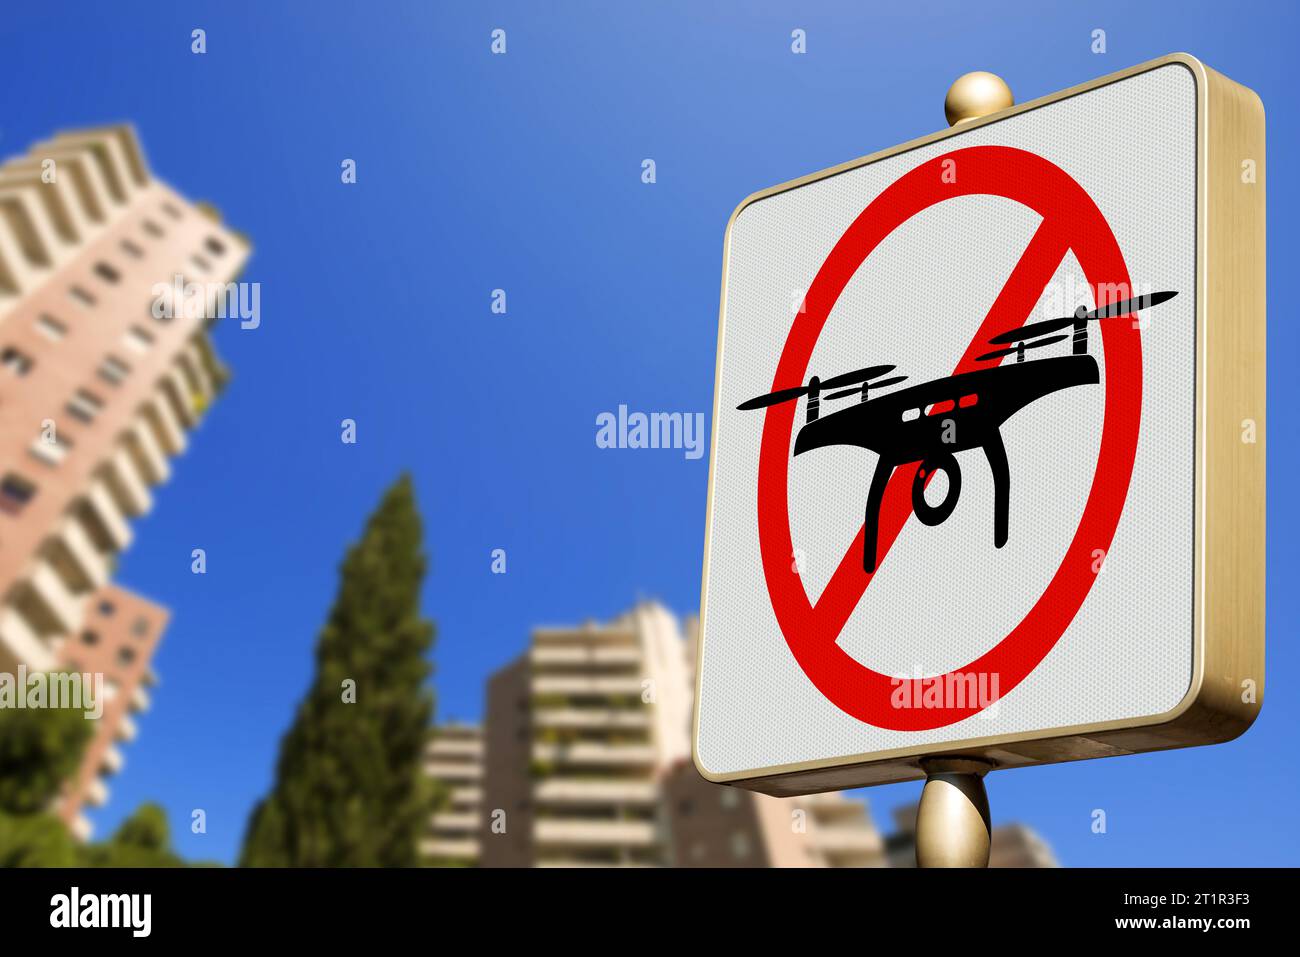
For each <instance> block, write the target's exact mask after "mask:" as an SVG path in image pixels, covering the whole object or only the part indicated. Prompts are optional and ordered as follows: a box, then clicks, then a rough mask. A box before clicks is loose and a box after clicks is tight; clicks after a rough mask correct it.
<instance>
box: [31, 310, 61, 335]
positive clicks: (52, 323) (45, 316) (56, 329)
mask: <svg viewBox="0 0 1300 957" xmlns="http://www.w3.org/2000/svg"><path fill="white" fill-rule="evenodd" d="M36 328H37V329H39V330H40V331H41V334H42V335H44V336H45V338H47V339H49V340H50V341H51V342H58V341H59V340H60V339H62V338H63V337H64V336H66V335H67V334H68V327H67V326H65V325H64V324H63V323H61V322H59V320H57V319H55V318H54V317H53V316H51V315H50V314H49V313H48V312H43V313H41V314H40V315H39V316H37V317H36Z"/></svg>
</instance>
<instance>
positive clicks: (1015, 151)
mask: <svg viewBox="0 0 1300 957" xmlns="http://www.w3.org/2000/svg"><path fill="white" fill-rule="evenodd" d="M1196 124H1197V84H1196V79H1195V77H1194V75H1193V73H1192V71H1191V70H1189V69H1188V68H1187V67H1186V66H1184V65H1182V64H1178V63H1173V64H1169V65H1165V66H1160V67H1157V68H1155V69H1152V70H1149V71H1147V72H1143V73H1137V74H1135V75H1131V76H1128V77H1126V78H1123V79H1119V80H1116V81H1114V82H1112V83H1109V84H1107V85H1103V86H1099V87H1096V88H1094V89H1091V90H1088V91H1087V92H1085V93H1082V94H1079V95H1074V96H1069V97H1066V98H1063V99H1057V100H1053V101H1051V102H1048V103H1046V104H1045V105H1042V106H1039V107H1036V108H1033V109H1030V110H1028V111H1026V112H1024V113H1020V114H1016V115H1013V116H1011V117H1008V118H1006V119H1004V120H1000V121H997V122H993V123H990V124H988V125H985V126H981V127H977V128H975V129H971V130H969V131H967V132H961V133H957V134H956V135H953V136H949V137H946V138H943V139H941V140H938V141H936V142H932V143H929V144H927V145H923V146H919V147H916V148H913V149H909V150H906V151H904V152H900V153H895V154H893V155H889V156H887V157H885V158H883V159H881V160H878V161H875V162H871V163H868V164H866V165H861V166H857V167H853V168H849V169H847V170H845V171H842V172H838V173H835V174H833V175H828V176H822V177H819V178H814V179H812V180H811V181H810V182H807V183H805V184H803V185H797V186H794V187H792V188H790V189H787V190H784V191H781V192H775V193H772V194H770V195H762V196H760V198H758V199H756V200H753V201H749V202H747V204H745V205H743V206H742V208H741V209H740V210H739V211H738V212H737V215H736V216H735V217H734V220H733V223H732V225H731V228H730V230H729V234H728V244H727V248H726V253H725V256H726V274H725V275H726V281H725V284H724V290H723V310H722V313H723V315H722V332H721V339H720V356H719V377H718V391H717V396H716V399H715V410H714V422H715V426H714V428H715V432H714V440H713V455H714V460H713V465H712V473H711V486H710V513H709V525H708V546H707V565H706V569H707V572H706V580H705V587H704V600H703V603H702V605H703V609H702V611H703V613H702V634H701V641H702V649H701V653H700V675H699V698H698V716H697V729H696V731H697V739H696V757H697V763H698V765H699V767H700V770H701V772H702V773H704V774H705V775H706V776H708V777H710V778H711V779H714V780H739V779H744V778H751V777H757V776H762V775H775V774H781V773H786V772H791V771H798V770H804V769H812V768H825V767H836V766H840V765H844V764H849V763H859V762H864V761H871V760H873V758H874V757H875V756H878V755H882V754H889V753H898V752H900V751H902V750H905V749H927V750H928V752H934V751H940V750H942V749H944V748H954V747H960V746H961V743H962V742H971V741H976V740H988V739H997V738H1002V737H1004V736H1020V737H1021V738H1024V737H1026V736H1033V735H1035V734H1037V733H1039V732H1042V733H1043V736H1044V737H1046V736H1049V735H1048V734H1047V732H1053V736H1055V735H1060V734H1062V733H1065V732H1066V731H1068V729H1072V728H1073V729H1078V728H1082V727H1084V726H1091V725H1095V724H1098V723H1103V722H1123V721H1128V720H1133V721H1135V722H1140V721H1141V719H1144V718H1150V717H1152V716H1157V715H1163V714H1165V713H1167V712H1169V711H1171V710H1172V709H1175V708H1176V707H1177V706H1179V704H1180V703H1181V702H1182V701H1183V700H1184V698H1185V696H1187V694H1188V691H1189V687H1190V685H1191V681H1192V673H1193V667H1194V657H1193V654H1194V628H1193V595H1194V581H1193V577H1194V574H1193V569H1194V532H1195V528H1194V498H1195V484H1194V468H1193V466H1194V457H1195V445H1196V435H1195V409H1196V355H1197V353H1196V296H1197V289H1196V280H1197V272H1196V216H1197V201H1196V200H1197V129H1196ZM1108 305H1109V306H1111V307H1112V308H1110V309H1106V307H1107V306H1108ZM903 377H905V378H903ZM1063 729H1064V730H1063ZM910 753H919V752H917V751H912V752H910Z"/></svg>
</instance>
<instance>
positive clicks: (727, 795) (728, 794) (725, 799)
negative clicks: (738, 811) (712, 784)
mask: <svg viewBox="0 0 1300 957" xmlns="http://www.w3.org/2000/svg"><path fill="white" fill-rule="evenodd" d="M718 800H719V801H721V802H722V806H723V807H725V808H726V809H727V810H731V809H732V808H734V807H736V806H737V805H739V804H740V792H739V791H737V790H736V789H735V788H723V789H722V791H721V793H720V794H719V795H718Z"/></svg>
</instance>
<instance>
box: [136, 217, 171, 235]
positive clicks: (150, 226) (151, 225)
mask: <svg viewBox="0 0 1300 957" xmlns="http://www.w3.org/2000/svg"><path fill="white" fill-rule="evenodd" d="M141 225H143V226H144V231H145V232H146V233H148V234H149V235H150V236H152V237H153V238H154V239H162V237H163V236H165V235H166V233H164V232H163V228H162V227H161V226H159V225H158V224H157V223H155V222H154V221H153V220H152V219H146V220H145V221H144V222H143V223H142V224H141Z"/></svg>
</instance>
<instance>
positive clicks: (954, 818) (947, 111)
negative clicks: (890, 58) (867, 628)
mask: <svg viewBox="0 0 1300 957" xmlns="http://www.w3.org/2000/svg"><path fill="white" fill-rule="evenodd" d="M1015 103H1016V101H1015V97H1014V96H1013V95H1012V93H1011V87H1009V86H1008V85H1007V84H1006V81H1004V80H1003V79H1002V78H1001V77H1000V76H996V75H995V74H992V73H984V72H982V71H977V72H974V73H967V74H964V75H963V76H960V77H958V78H957V79H956V80H955V81H954V82H953V84H952V86H951V87H949V88H948V95H947V96H946V97H945V98H944V101H943V112H944V115H945V116H946V117H947V118H948V125H949V126H956V125H957V124H958V123H965V122H969V121H970V120H974V119H978V118H979V117H981V116H988V115H989V114H990V113H996V112H998V110H1005V109H1008V108H1010V107H1012V106H1015ZM921 767H922V768H923V769H924V770H925V787H924V788H923V789H922V790H921V804H920V806H919V807H918V808H917V811H916V866H917V867H988V864H989V852H990V850H991V849H992V846H993V826H992V823H991V821H990V819H989V798H988V792H987V790H986V789H985V787H984V776H985V775H986V774H988V772H989V771H991V770H992V768H993V765H992V764H991V763H989V762H988V761H981V760H979V759H974V758H943V757H934V758H927V759H925V760H924V761H922V762H921Z"/></svg>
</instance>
